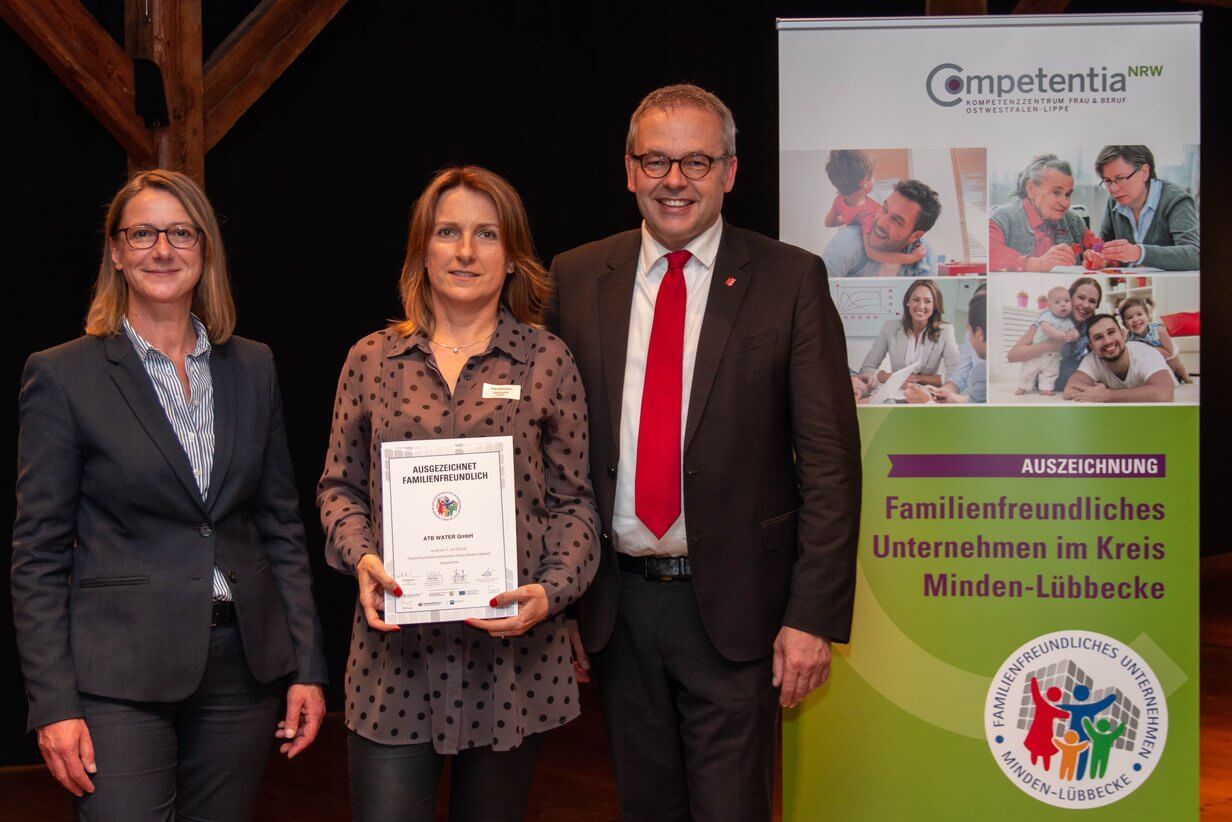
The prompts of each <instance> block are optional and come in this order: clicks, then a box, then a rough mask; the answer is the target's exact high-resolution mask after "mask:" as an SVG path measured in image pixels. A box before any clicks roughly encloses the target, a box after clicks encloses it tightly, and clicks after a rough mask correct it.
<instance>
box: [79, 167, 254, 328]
mask: <svg viewBox="0 0 1232 822" xmlns="http://www.w3.org/2000/svg"><path fill="white" fill-rule="evenodd" d="M146 189H157V190H158V191H165V192H167V193H168V194H170V195H171V196H172V197H175V198H176V199H177V200H179V202H180V205H182V206H183V207H184V210H185V211H186V212H188V217H189V219H191V220H192V222H193V224H194V225H195V226H197V228H199V229H201V239H200V240H199V241H198V242H200V243H202V244H203V246H204V247H203V248H202V251H201V257H202V259H201V279H200V280H199V281H198V282H197V286H196V288H194V289H193V297H192V311H193V313H194V314H196V315H197V317H198V318H200V320H201V322H202V323H204V324H205V330H206V333H208V334H209V337H210V341H211V342H214V343H224V342H226V341H227V339H228V338H229V337H230V336H231V332H233V331H234V330H235V300H234V299H233V298H232V296H231V281H230V279H228V277H227V257H226V254H225V253H224V252H223V248H222V232H221V231H219V229H218V218H217V217H215V215H214V208H213V206H211V205H210V201H209V200H208V199H207V198H206V196H205V192H204V191H202V190H201V187H200V186H199V185H197V183H196V182H195V181H194V180H193V179H192V178H191V177H188V176H186V175H184V174H181V173H180V172H178V171H170V170H168V169H163V168H156V169H151V170H150V171H141V172H138V173H137V174H134V175H133V176H132V177H130V178H129V180H128V182H127V183H125V184H124V186H123V187H122V188H121V189H120V190H119V191H117V192H116V195H115V197H113V198H112V200H111V205H110V206H108V208H107V218H106V219H105V220H104V221H103V260H102V262H101V263H100V264H99V267H98V278H97V279H96V280H95V281H94V297H93V299H92V300H91V301H90V308H89V309H88V310H87V311H86V333H87V334H90V335H92V336H95V337H112V336H115V335H116V334H119V333H120V330H121V329H122V328H123V327H124V315H125V314H127V313H128V282H127V281H126V280H125V279H124V272H122V271H120V270H119V269H117V268H116V266H115V263H114V262H112V259H111V250H112V247H113V246H114V245H115V243H117V242H121V241H120V240H119V239H118V237H119V232H118V229H119V228H120V220H121V218H122V217H123V216H124V209H125V207H126V206H127V205H128V203H129V201H131V200H132V199H133V197H136V196H137V195H138V194H140V193H141V192H142V191H145V190H146Z"/></svg>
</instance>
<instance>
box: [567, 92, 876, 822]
mask: <svg viewBox="0 0 1232 822" xmlns="http://www.w3.org/2000/svg"><path fill="white" fill-rule="evenodd" d="M626 152H627V153H626V156H625V167H626V171H627V175H628V186H629V190H630V191H632V192H633V193H634V194H635V195H636V196H637V202H638V206H639V208H640V209H641V212H642V216H643V217H644V218H645V221H644V222H643V224H642V228H641V230H634V231H627V232H624V233H621V234H616V235H614V236H612V237H608V238H607V239H604V240H600V241H598V242H594V243H590V244H588V245H584V246H582V247H580V248H576V249H573V250H572V251H568V252H566V253H564V254H561V255H560V256H559V257H557V258H556V260H555V261H554V262H553V266H552V269H553V272H554V273H555V275H556V278H557V293H556V297H555V302H554V305H553V311H552V316H553V318H554V321H555V324H556V327H557V328H558V329H559V332H560V334H561V336H562V337H563V338H564V339H565V341H566V342H567V343H568V344H569V346H570V348H571V349H572V350H573V354H574V356H575V358H576V359H577V363H578V366H579V368H580V370H581V373H582V377H583V380H584V382H585V386H586V392H587V397H588V399H589V403H590V437H591V472H592V475H593V478H594V484H595V493H596V496H597V498H598V502H599V510H600V514H601V516H602V518H603V523H604V532H603V534H602V539H603V543H604V546H603V556H602V560H601V564H600V568H599V572H598V576H597V578H596V580H595V582H594V584H593V586H592V588H591V590H590V591H589V592H588V593H587V595H586V596H585V597H584V598H583V599H582V601H581V603H580V606H579V614H578V615H579V624H580V631H581V636H580V640H581V645H582V646H584V647H578V648H576V649H575V653H576V654H577V656H578V660H579V668H580V669H584V668H586V667H587V666H588V664H589V662H588V657H587V653H588V652H589V653H590V654H593V659H594V670H595V673H596V676H597V678H598V681H599V687H600V692H601V697H602V701H603V707H604V713H605V715H606V717H607V725H608V732H609V736H610V738H611V744H612V753H613V759H614V761H615V767H616V779H617V787H618V790H619V793H620V801H621V811H622V814H623V816H624V818H625V819H637V820H655V819H686V818H690V817H691V818H694V819H705V820H712V819H732V820H755V819H769V818H770V816H771V810H772V808H771V805H772V798H771V790H772V788H771V785H772V772H773V764H774V736H775V724H776V719H777V713H778V708H779V706H780V705H783V706H791V705H795V704H797V703H798V702H799V701H800V700H801V699H803V698H804V697H805V695H807V694H808V693H809V692H810V691H812V690H813V689H815V688H817V687H818V686H819V685H821V684H822V683H823V682H824V681H825V679H826V677H827V675H828V673H829V664H830V642H831V641H840V642H845V641H847V639H848V634H849V631H850V623H851V605H852V589H853V582H854V569H855V546H856V535H857V528H858V523H859V499H860V465H859V448H858V436H857V427H856V418H855V409H854V405H853V403H852V400H851V391H852V388H851V381H850V378H849V376H848V371H847V367H846V351H845V345H844V339H843V332H842V327H841V325H840V323H839V319H838V316H837V313H836V312H835V310H834V306H833V304H832V303H831V301H830V298H829V295H828V290H827V288H826V283H825V270H824V268H823V266H822V263H821V260H820V259H818V258H817V257H816V256H815V255H813V254H809V253H807V252H805V251H802V250H800V249H798V248H793V247H791V246H788V245H784V244H782V243H779V242H776V241H774V240H771V239H769V238H767V237H763V236H761V235H759V234H755V233H753V232H750V231H744V230H742V229H739V228H736V227H734V226H732V225H728V224H726V223H725V222H724V221H723V220H722V217H721V209H722V204H723V195H724V194H725V193H727V192H729V191H731V188H732V186H733V184H734V183H735V179H736V166H737V161H736V146H735V124H734V122H733V121H732V117H731V112H730V111H729V110H728V109H727V107H726V106H725V105H724V104H723V102H722V101H721V100H719V99H718V98H717V97H715V96H714V95H713V94H710V93H709V92H706V91H704V90H702V89H700V88H697V87H695V86H669V87H666V88H663V89H659V90H658V91H655V92H652V93H651V94H650V95H649V96H647V98H646V99H645V100H643V101H642V104H641V105H640V106H639V107H638V109H637V111H635V112H634V114H633V117H632V120H631V122H630V125H629V136H628V141H627V146H626Z"/></svg>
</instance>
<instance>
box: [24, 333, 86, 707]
mask: <svg viewBox="0 0 1232 822" xmlns="http://www.w3.org/2000/svg"><path fill="white" fill-rule="evenodd" d="M19 418H20V431H19V433H18V439H17V520H16V522H15V523H14V524H13V566H12V576H11V581H12V593H13V621H14V623H15V626H16V628H17V648H18V652H19V654H20V657H21V668H22V672H23V673H24V674H25V679H26V693H27V695H28V696H29V700H30V712H29V727H30V728H31V729H33V728H40V727H42V726H44V725H49V724H51V723H53V722H59V721H60V720H62V719H72V718H74V717H80V716H82V715H83V714H82V711H81V702H80V700H79V698H78V696H77V670H76V666H75V664H74V662H73V652H72V646H71V645H70V640H69V575H70V574H71V572H72V569H73V546H74V543H75V541H76V522H77V508H78V502H79V497H80V493H81V475H82V465H83V462H84V461H83V450H82V447H81V444H80V442H79V439H78V432H77V426H76V423H75V421H74V419H73V413H72V409H71V407H70V404H69V401H68V398H67V397H66V395H65V393H64V388H63V385H62V383H61V380H60V378H59V375H58V374H57V373H56V372H55V368H54V367H53V365H52V363H51V362H50V361H49V360H48V358H47V357H46V356H45V355H43V354H35V355H33V356H31V357H30V359H29V360H27V362H26V368H25V373H24V374H23V375H22V385H21V395H20V411H19Z"/></svg>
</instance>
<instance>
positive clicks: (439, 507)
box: [432, 491, 462, 519]
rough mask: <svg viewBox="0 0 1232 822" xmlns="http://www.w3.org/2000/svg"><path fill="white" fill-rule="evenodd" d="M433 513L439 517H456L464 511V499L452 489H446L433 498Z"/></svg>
mask: <svg viewBox="0 0 1232 822" xmlns="http://www.w3.org/2000/svg"><path fill="white" fill-rule="evenodd" d="M432 513H433V514H434V515H435V516H436V518H437V519H454V518H455V517H457V516H458V514H460V513H462V499H461V498H460V497H459V496H458V495H457V494H455V493H453V492H452V491H445V492H443V493H440V494H437V495H436V496H435V497H433V498H432Z"/></svg>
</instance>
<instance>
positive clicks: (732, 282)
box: [723, 277, 736, 288]
mask: <svg viewBox="0 0 1232 822" xmlns="http://www.w3.org/2000/svg"><path fill="white" fill-rule="evenodd" d="M735 284H736V278H735V277H728V278H727V282H725V283H723V285H725V286H727V287H728V288H731V287H732V286H733V285H735Z"/></svg>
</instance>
